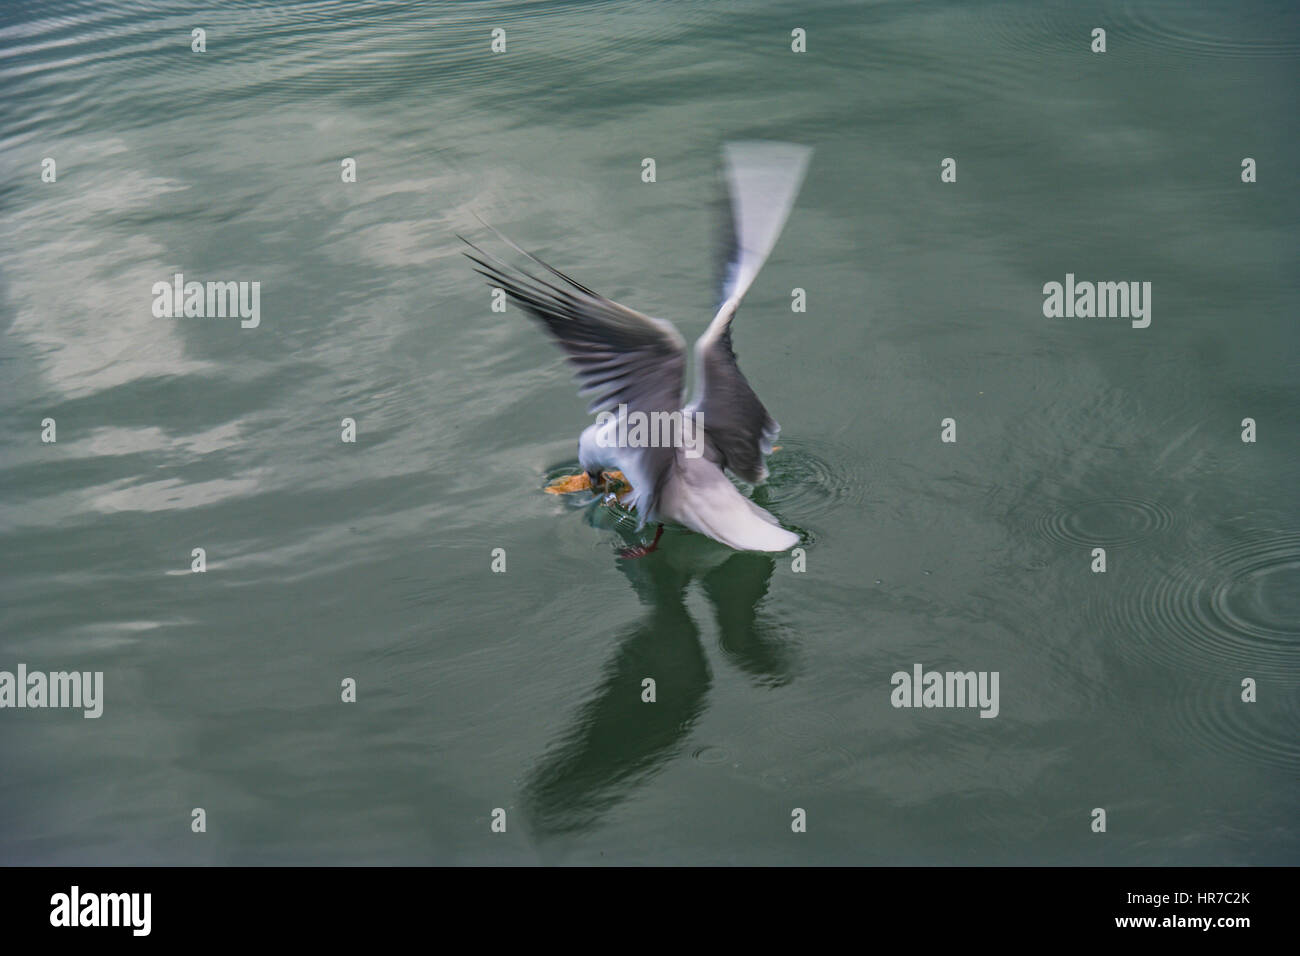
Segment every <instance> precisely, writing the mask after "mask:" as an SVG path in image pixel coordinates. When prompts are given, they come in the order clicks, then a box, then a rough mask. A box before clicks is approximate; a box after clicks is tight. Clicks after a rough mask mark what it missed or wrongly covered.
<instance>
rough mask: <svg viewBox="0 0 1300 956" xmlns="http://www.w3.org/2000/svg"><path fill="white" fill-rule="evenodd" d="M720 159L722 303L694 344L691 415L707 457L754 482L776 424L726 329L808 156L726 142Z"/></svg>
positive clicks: (762, 475) (772, 240)
mask: <svg viewBox="0 0 1300 956" xmlns="http://www.w3.org/2000/svg"><path fill="white" fill-rule="evenodd" d="M725 155H726V166H727V185H728V193H729V196H730V200H731V208H730V215H729V216H728V225H729V227H730V232H729V242H728V243H727V246H728V252H729V255H728V258H727V262H726V264H725V265H724V267H723V274H722V304H721V306H720V307H719V309H718V312H717V315H715V316H714V318H713V321H712V322H710V323H709V327H708V329H707V330H706V331H705V333H704V334H703V335H702V336H700V339H699V341H697V342H696V343H695V359H696V369H697V370H696V396H695V400H694V402H693V403H692V405H691V409H690V410H691V411H693V412H699V413H700V414H701V416H702V418H701V420H702V424H703V426H704V434H705V438H706V444H707V448H708V452H709V454H710V457H712V458H713V459H714V460H715V461H717V462H718V464H720V465H721V466H722V467H725V468H729V469H730V470H731V471H732V472H733V473H734V474H736V475H737V476H739V477H740V478H743V479H744V480H745V481H749V482H753V483H755V484H757V483H758V482H761V481H763V480H764V479H766V478H767V464H766V462H765V461H764V459H765V457H766V456H767V455H769V454H771V452H772V442H773V440H774V439H775V438H776V436H777V433H778V432H779V431H780V430H781V426H780V425H778V424H777V423H776V420H775V419H773V418H772V416H771V415H769V414H768V413H767V409H766V408H764V407H763V403H762V402H761V401H759V399H758V396H757V395H756V394H754V390H753V388H751V387H750V384H749V382H748V381H747V380H746V378H745V376H744V373H742V372H741V371H740V365H739V364H738V363H737V361H736V352H735V349H734V348H733V347H732V342H731V324H732V319H734V318H735V315H736V309H737V308H738V307H739V306H740V300H741V299H742V298H743V297H744V295H745V292H746V291H747V290H748V289H749V287H750V285H751V284H752V283H753V281H754V278H755V277H756V276H757V275H758V271H759V269H761V268H762V266H763V263H764V262H765V261H766V260H767V257H768V254H769V253H770V252H771V251H772V247H773V246H774V245H776V240H777V237H778V236H780V234H781V230H782V228H784V226H785V221H786V219H787V217H788V216H789V215H790V209H791V207H792V206H793V205H794V199H795V196H796V195H797V194H798V192H799V186H800V184H801V183H802V182H803V176H804V170H805V169H806V168H807V166H808V160H809V158H810V157H811V156H812V150H811V149H809V148H808V147H806V146H796V145H793V144H790V143H762V142H756V143H729V144H727V146H726V147H725Z"/></svg>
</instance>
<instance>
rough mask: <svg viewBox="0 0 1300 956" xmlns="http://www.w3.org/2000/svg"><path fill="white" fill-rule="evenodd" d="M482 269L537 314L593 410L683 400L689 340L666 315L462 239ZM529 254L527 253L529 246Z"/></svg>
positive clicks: (661, 406) (659, 406)
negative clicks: (532, 269) (540, 272)
mask: <svg viewBox="0 0 1300 956" xmlns="http://www.w3.org/2000/svg"><path fill="white" fill-rule="evenodd" d="M463 241H464V242H465V243H466V244H467V245H469V246H470V248H471V249H473V250H474V252H473V253H468V252H467V253H465V255H466V256H468V257H469V259H470V260H471V261H473V262H474V264H475V265H476V266H477V267H478V268H477V269H476V271H477V272H478V273H480V274H481V275H483V276H484V277H486V278H487V279H488V281H489V282H491V283H492V284H493V285H496V286H499V287H500V288H502V289H504V290H505V292H506V294H507V295H509V296H510V297H511V298H512V299H514V300H515V302H517V303H518V304H519V305H520V306H522V307H523V308H524V309H525V310H526V311H527V312H528V313H529V314H530V315H532V316H533V317H534V318H535V319H537V320H538V321H539V322H540V323H541V324H542V326H543V327H544V328H545V329H546V331H547V332H549V333H550V334H551V336H552V337H553V338H554V339H555V341H556V342H557V343H558V344H559V346H560V348H562V349H563V350H564V351H565V353H566V354H567V355H568V357H569V361H570V362H571V363H572V364H573V366H574V368H575V371H576V376H577V379H578V382H579V384H580V386H581V391H580V393H581V394H583V395H589V396H591V404H590V406H589V407H588V411H589V412H590V413H591V414H593V415H594V414H596V413H598V412H603V411H614V410H616V409H617V407H618V406H619V405H620V404H625V405H626V406H627V408H628V410H629V411H632V410H640V411H647V412H649V411H675V410H677V409H679V408H680V407H681V402H682V390H683V383H684V372H685V368H686V342H685V340H684V339H683V338H682V337H681V335H680V333H678V331H677V330H676V329H675V328H673V326H672V325H671V324H670V323H668V322H665V321H663V320H662V319H654V318H651V317H650V316H648V315H642V314H641V313H640V312H637V311H635V310H633V309H629V308H627V307H626V306H622V305H619V304H618V303H617V302H614V301H612V300H610V299H607V298H605V297H604V296H602V295H600V294H598V293H596V292H593V291H592V290H590V289H588V288H587V287H586V286H583V285H580V284H579V283H577V282H575V281H574V280H572V279H570V278H569V277H568V276H566V275H564V274H563V273H562V272H559V271H558V270H556V269H553V268H551V267H550V266H548V265H546V263H544V262H542V261H541V260H540V259H537V258H535V257H533V256H531V255H530V256H529V258H530V259H532V260H533V261H534V262H536V263H538V264H539V265H541V266H542V267H543V268H545V269H546V270H547V271H549V272H550V273H551V274H552V275H554V276H555V277H556V278H558V279H559V283H555V282H551V281H548V280H546V279H541V278H538V277H537V276H535V275H533V274H531V273H529V272H527V271H525V270H523V269H516V268H513V267H511V266H509V265H507V264H506V263H505V262H503V261H501V260H500V259H497V258H496V257H495V256H491V255H490V254H489V253H485V252H484V251H483V250H482V249H480V248H479V247H478V246H475V245H474V244H473V243H471V242H469V240H467V239H464V240H463ZM525 255H528V254H527V253H525Z"/></svg>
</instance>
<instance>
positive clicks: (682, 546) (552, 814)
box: [523, 508, 794, 837]
mask: <svg viewBox="0 0 1300 956" xmlns="http://www.w3.org/2000/svg"><path fill="white" fill-rule="evenodd" d="M602 510H604V509H600V508H597V509H594V511H595V512H600V511H602ZM616 565H617V567H618V569H619V570H620V571H621V572H622V573H623V574H624V575H625V576H626V577H627V579H628V581H629V582H630V583H631V585H632V588H633V589H634V590H635V591H636V594H637V596H638V597H639V598H640V600H641V603H642V604H643V605H644V607H645V613H644V615H643V616H642V618H641V619H640V620H639V621H638V622H637V623H635V624H633V625H631V627H630V628H629V630H628V632H627V634H626V636H624V637H623V638H622V639H621V640H620V641H619V644H618V649H617V651H616V652H615V653H614V655H613V657H612V658H611V659H610V662H609V664H608V665H607V666H606V668H605V675H604V678H603V679H602V681H601V683H600V684H599V686H598V687H597V688H596V690H595V691H594V692H593V693H592V695H591V697H590V699H589V700H588V701H587V702H586V703H585V704H583V706H582V707H581V709H580V710H579V711H578V713H577V715H576V716H575V718H574V720H573V722H572V724H571V725H570V726H569V728H568V729H567V730H566V731H565V733H564V734H563V735H562V736H561V737H560V738H558V739H557V740H556V741H555V742H554V743H553V744H552V745H551V747H550V748H549V749H548V750H547V752H546V754H545V755H544V756H543V757H542V759H541V761H540V762H539V764H538V765H537V766H536V767H535V768H534V770H533V771H532V772H531V773H530V774H529V777H528V779H527V781H526V783H525V786H524V794H523V796H524V808H525V812H526V815H527V818H528V821H529V827H530V829H531V830H532V831H533V833H534V834H535V835H536V836H538V837H546V836H556V835H562V834H566V833H577V832H581V831H584V830H587V829H589V828H590V827H592V826H594V825H595V824H596V823H598V822H599V820H600V818H601V817H602V815H603V814H604V813H606V812H607V811H609V810H610V809H611V808H613V807H614V806H616V805H617V804H618V803H619V802H620V801H622V800H624V799H626V798H627V797H628V796H629V795H630V794H631V792H632V791H633V790H634V789H635V788H636V787H637V786H639V785H641V784H643V783H644V782H645V781H646V780H647V779H649V778H650V777H652V776H653V775H654V774H656V773H657V772H658V771H659V770H661V769H662V768H663V767H664V766H665V765H666V764H667V763H668V761H669V760H670V759H671V758H672V757H674V756H675V755H677V754H678V753H679V752H680V749H681V746H682V744H683V742H684V741H685V739H686V738H687V736H688V735H689V734H690V732H691V729H692V727H693V726H694V724H695V721H696V720H697V719H698V718H699V716H700V714H702V713H703V711H704V708H705V706H706V702H707V699H708V693H709V688H710V686H711V684H712V680H713V677H712V674H711V672H710V669H709V662H708V658H707V655H706V654H705V650H704V647H703V646H702V644H701V643H700V629H699V627H698V626H697V625H696V623H695V621H694V620H693V619H692V617H691V614H690V612H689V611H688V610H687V608H686V598H687V594H688V588H689V585H690V584H691V582H692V581H698V582H699V584H700V587H701V590H702V591H703V593H704V595H705V596H706V597H707V598H708V600H709V603H710V605H711V606H712V609H713V613H714V617H715V620H716V623H717V628H718V634H719V645H720V648H721V650H722V653H723V656H724V657H725V659H726V660H727V661H728V662H729V663H730V664H732V665H734V666H735V667H737V668H738V669H740V670H741V671H743V672H744V673H745V674H746V675H748V676H749V678H750V679H751V680H752V681H754V683H756V684H758V685H761V686H768V687H777V686H780V685H782V684H785V683H788V682H789V681H790V680H791V679H792V676H793V667H794V660H793V654H792V651H791V648H790V646H789V644H788V643H787V642H786V641H785V640H784V639H782V638H781V637H780V635H779V633H778V631H779V629H778V628H777V626H776V625H774V624H773V623H771V622H770V621H766V620H764V617H765V616H764V614H763V613H762V611H761V610H760V607H759V605H760V604H761V602H762V599H763V597H764V595H766V594H767V590H768V586H769V583H770V581H771V577H772V572H773V570H774V568H775V565H776V560H775V559H774V558H773V557H772V556H770V555H766V554H761V553H754V552H736V551H732V550H731V549H730V548H727V547H724V546H723V545H720V544H718V543H716V542H713V541H710V540H708V539H707V538H705V537H703V536H701V535H696V534H690V533H680V534H672V535H669V536H668V538H667V539H666V540H665V543H664V545H662V546H661V547H660V549H659V550H658V551H657V552H656V553H654V554H651V555H648V556H647V557H645V558H641V559H638V560H632V561H628V560H622V559H619V560H617V561H616ZM647 677H650V678H653V679H654V681H655V695H656V699H655V702H654V703H646V702H644V701H643V699H642V695H643V685H642V682H643V681H644V680H645V678H647Z"/></svg>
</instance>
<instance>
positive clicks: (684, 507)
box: [578, 422, 799, 551]
mask: <svg viewBox="0 0 1300 956" xmlns="http://www.w3.org/2000/svg"><path fill="white" fill-rule="evenodd" d="M601 432H603V434H600V433H601ZM616 433H617V424H616V423H613V422H606V423H605V424H603V425H589V426H587V428H586V429H584V430H583V432H582V435H581V436H580V437H579V438H578V462H579V463H580V464H581V465H582V468H583V470H584V471H587V472H588V473H597V472H600V471H602V470H610V469H617V470H619V471H621V472H622V473H623V474H624V475H625V476H626V477H627V480H628V483H629V484H630V485H631V486H632V487H633V488H636V487H638V483H640V484H642V485H644V483H645V482H647V481H648V480H649V476H647V475H645V474H643V473H642V469H641V457H640V456H639V455H637V454H635V453H633V454H619V452H621V451H623V449H621V448H619V447H618V446H617V444H616V443H615V438H616ZM675 452H676V454H675V456H674V461H673V464H672V466H671V467H672V469H673V474H672V477H671V478H670V479H669V480H668V481H667V482H665V484H664V493H663V494H662V495H661V496H660V498H659V501H658V503H657V506H656V508H655V515H654V518H656V519H657V520H661V521H671V522H673V523H674V524H679V525H682V526H683V527H685V528H690V529H691V530H692V531H695V532H698V533H699V534H703V535H708V536H709V537H710V538H713V539H714V540H715V541H721V542H722V543H723V544H725V545H726V546H727V547H729V548H735V549H736V550H737V551H788V550H790V549H791V548H793V547H794V546H795V545H796V544H798V543H799V536H798V535H797V534H795V533H794V532H792V531H787V530H786V529H785V528H782V527H781V526H780V524H778V523H777V520H776V518H774V517H772V515H771V514H769V513H768V512H767V511H764V510H763V509H762V508H760V507H759V506H758V505H756V504H754V503H753V502H752V501H750V500H749V499H748V498H746V497H745V496H744V495H743V494H741V493H740V489H739V488H737V487H736V486H735V484H734V483H733V482H732V481H731V479H730V478H728V477H727V475H726V473H725V472H724V471H723V470H722V469H721V468H719V467H718V466H717V465H716V464H715V463H714V462H713V461H711V460H710V459H709V458H707V457H699V458H693V457H690V456H688V455H687V454H686V453H685V451H684V450H683V449H680V448H678V449H675Z"/></svg>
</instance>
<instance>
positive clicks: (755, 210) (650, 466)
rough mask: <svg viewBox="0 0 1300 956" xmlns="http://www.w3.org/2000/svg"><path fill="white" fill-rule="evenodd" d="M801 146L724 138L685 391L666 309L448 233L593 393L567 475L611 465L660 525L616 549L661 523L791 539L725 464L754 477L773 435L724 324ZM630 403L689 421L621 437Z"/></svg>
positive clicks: (768, 540)
mask: <svg viewBox="0 0 1300 956" xmlns="http://www.w3.org/2000/svg"><path fill="white" fill-rule="evenodd" d="M811 155H812V150H811V149H810V148H808V147H806V146H799V145H794V144H790V143H773V142H741V143H728V144H726V145H725V146H724V147H723V157H724V164H725V167H726V174H727V184H728V192H729V196H730V200H731V210H730V212H731V215H730V216H729V217H728V223H727V225H728V226H729V230H728V232H729V235H728V237H727V238H728V240H729V241H728V243H727V248H726V257H725V266H724V269H723V274H722V283H721V284H722V289H721V294H720V297H719V298H720V300H721V305H720V306H719V307H718V309H717V312H716V313H715V314H714V316H713V320H712V321H711V322H710V323H709V326H708V328H707V329H706V330H705V332H704V334H703V335H701V336H700V338H699V340H698V341H697V342H696V343H695V388H694V395H693V398H692V399H691V401H690V403H689V404H685V383H686V340H685V339H683V338H682V336H681V333H680V332H678V331H677V329H676V328H675V327H674V326H673V324H672V323H671V322H668V321H666V320H664V319H658V318H652V317H651V316H648V315H644V314H642V313H640V312H637V311H636V310H634V309H630V308H628V307H627V306H624V305H620V304H619V303H617V302H614V301H612V300H611V299H607V298H605V297H604V296H603V295H601V294H600V293H598V292H593V291H592V290H591V289H589V288H587V287H586V286H584V285H582V284H580V283H579V282H577V281H575V280H574V279H571V278H569V277H568V276H567V275H565V274H564V273H562V272H560V271H559V270H557V269H555V268H553V267H551V266H549V265H547V264H546V263H545V262H543V261H542V260H540V259H538V258H537V257H536V256H534V255H532V254H531V253H528V252H525V251H524V250H523V249H521V248H520V247H519V246H517V245H516V244H515V243H514V242H512V241H511V240H509V239H507V238H506V237H505V236H503V235H501V234H500V233H499V232H497V235H498V236H499V237H500V238H501V239H502V240H503V241H504V242H505V243H506V244H507V245H509V246H510V247H511V249H513V250H514V251H515V252H516V253H518V254H520V255H522V256H524V257H525V258H526V259H527V260H528V262H529V263H530V264H531V265H529V266H528V267H516V266H512V265H510V264H509V263H507V262H506V261H504V260H503V259H500V258H498V257H497V256H495V255H492V254H491V253H488V252H484V251H483V250H482V249H480V248H479V247H478V246H476V245H475V244H474V243H472V242H470V241H469V240H468V239H465V238H464V237H463V236H462V237H460V238H461V240H462V241H463V242H465V244H466V245H468V246H469V247H470V249H471V250H472V251H470V252H466V253H465V255H466V257H468V258H469V259H470V260H471V261H472V262H473V263H474V265H475V271H476V272H478V273H479V274H480V275H482V276H484V277H486V278H487V280H488V282H489V284H491V285H492V286H494V287H497V288H500V289H503V290H505V292H506V294H507V295H509V297H510V298H511V299H512V300H513V301H514V302H515V303H517V304H518V305H519V306H520V307H521V308H522V309H524V311H525V312H527V313H528V314H529V315H531V316H532V317H533V318H535V319H536V320H537V321H538V322H539V323H540V324H541V326H542V327H543V328H544V329H545V330H546V332H548V333H549V334H550V335H551V337H552V338H554V339H555V341H556V342H557V343H558V344H559V346H560V348H561V349H562V350H563V351H564V352H565V353H566V354H567V355H568V358H569V361H570V362H571V363H572V364H573V366H574V367H575V369H576V373H575V377H576V378H577V380H578V383H579V385H580V386H581V388H580V394H583V395H590V396H591V404H590V406H589V408H588V412H589V413H590V414H593V415H597V422H596V423H595V424H592V425H590V426H588V427H587V428H586V429H585V430H584V431H583V432H582V435H581V436H580V437H579V439H578V461H579V463H580V465H581V467H582V469H583V474H581V475H579V476H575V477H576V478H580V479H582V481H581V483H580V484H579V487H583V488H586V487H590V488H593V489H594V488H598V487H600V486H602V485H603V484H604V482H605V478H606V477H607V476H611V475H612V477H613V478H614V479H615V480H618V479H622V484H624V485H627V484H630V485H631V488H630V489H628V490H626V492H625V494H626V496H627V497H628V499H629V504H630V505H631V507H632V509H633V510H634V511H635V512H636V514H637V517H638V522H639V523H638V525H637V530H638V531H640V530H641V529H643V528H644V527H645V526H646V524H647V523H651V522H654V523H657V524H658V526H659V527H658V530H657V531H656V532H655V537H654V541H653V542H651V544H650V545H649V546H648V547H645V546H639V547H635V548H629V549H626V550H625V551H623V552H621V556H622V557H625V558H632V557H643V556H644V555H646V554H649V553H650V552H652V551H654V550H655V548H656V547H657V546H658V544H659V539H660V536H661V535H662V534H663V530H664V529H663V524H664V522H671V523H673V524H677V525H681V526H684V527H686V528H689V529H690V530H691V531H695V532H698V533H699V534H703V535H706V536H708V537H710V538H712V539H713V540H715V541H719V542H721V543H722V544H724V545H726V546H728V547H730V548H734V549H735V550H737V551H766V552H781V551H787V550H789V549H790V548H792V547H794V546H795V545H797V544H798V543H799V541H800V538H799V536H798V535H797V534H795V533H794V532H792V531H789V530H787V529H785V528H783V527H781V525H780V523H779V522H778V521H777V519H776V518H775V517H774V516H773V515H771V514H770V513H769V512H767V511H766V510H764V509H763V508H760V507H759V506H758V505H756V504H754V502H752V501H751V500H750V499H749V498H747V497H745V495H744V494H742V493H741V491H740V489H739V488H738V487H737V486H736V484H735V483H734V482H733V481H732V480H731V479H730V478H729V477H728V476H727V472H730V473H731V474H733V475H735V476H736V477H737V478H739V479H741V480H742V481H745V482H748V483H749V484H751V485H759V484H762V483H763V482H764V481H765V480H766V479H767V475H768V470H767V462H766V459H767V456H768V455H770V454H771V453H772V441H773V440H774V439H775V438H776V436H777V433H778V432H779V431H780V426H779V425H778V424H777V423H776V420H775V419H773V418H772V416H771V415H769V414H768V412H767V409H766V408H764V407H763V403H762V402H761V401H759V399H758V396H757V395H756V394H754V390H753V388H752V387H750V384H749V382H748V381H747V380H746V379H745V376H744V374H743V373H742V372H741V371H740V366H739V364H738V363H737V361H736V353H735V351H734V350H733V348H732V344H731V335H732V323H733V320H734V319H735V317H736V310H737V308H738V307H739V306H740V300H741V299H742V298H743V297H744V295H745V292H746V291H748V289H749V287H750V286H751V285H752V284H753V282H754V279H755V277H756V276H757V275H758V271H759V269H760V268H761V267H762V265H763V263H764V262H765V261H766V260H767V257H768V255H769V253H771V251H772V247H773V246H774V245H775V244H776V240H777V237H778V236H779V235H780V233H781V230H782V228H783V227H784V226H785V221H786V219H787V218H788V217H789V214H790V210H791V207H793V205H794V200H795V196H796V195H797V193H798V192H799V186H800V185H801V183H802V182H803V177H804V172H805V170H806V168H807V165H808V160H809V159H810V157H811ZM489 228H491V227H489ZM493 231H494V232H495V231H496V230H493ZM539 272H540V274H538V273H539ZM634 413H641V414H642V415H643V416H647V417H648V416H650V415H652V414H656V413H658V414H662V413H680V414H681V416H682V419H681V420H682V421H683V422H684V423H686V426H687V427H685V428H684V429H683V431H682V435H683V438H684V439H685V440H684V441H682V442H678V443H676V444H670V445H667V446H662V447H629V444H630V443H629V442H628V441H627V437H626V436H627V435H628V431H627V429H626V421H625V418H624V417H625V416H626V417H630V416H631V415H633V414H634ZM620 420H623V424H624V428H623V430H622V431H621V432H620V430H619V424H620ZM692 423H698V426H699V427H698V430H694V431H693V429H692V427H691V426H692ZM700 433H702V434H700ZM620 435H621V436H622V443H621V444H620V441H619V439H620ZM701 439H702V440H701ZM688 442H689V443H688ZM641 444H645V443H644V442H639V443H638V445H641ZM692 445H693V446H694V447H693V448H692ZM692 450H693V451H694V454H691V451H692ZM563 490H565V491H569V490H577V489H576V488H573V487H566V488H564V489H563ZM618 497H619V499H620V500H621V499H622V497H623V495H619V496H618Z"/></svg>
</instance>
